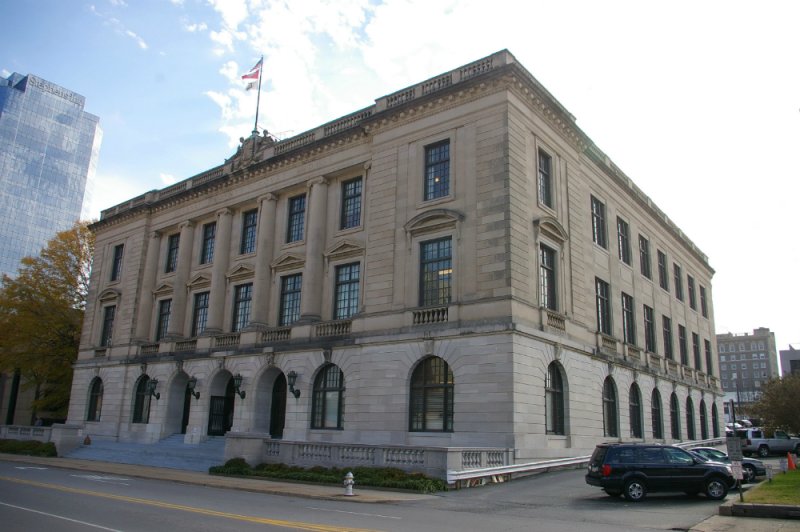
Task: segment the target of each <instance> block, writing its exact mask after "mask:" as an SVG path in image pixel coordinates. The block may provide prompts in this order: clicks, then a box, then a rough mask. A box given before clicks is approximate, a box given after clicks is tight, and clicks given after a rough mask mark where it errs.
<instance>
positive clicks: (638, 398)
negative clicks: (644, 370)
mask: <svg viewBox="0 0 800 532" xmlns="http://www.w3.org/2000/svg"><path fill="white" fill-rule="evenodd" d="M628 411H629V413H630V418H631V419H630V424H631V438H643V437H644V432H643V431H642V394H641V393H640V392H639V385H638V384H636V383H635V382H634V383H633V384H631V389H630V392H629V393H628Z"/></svg>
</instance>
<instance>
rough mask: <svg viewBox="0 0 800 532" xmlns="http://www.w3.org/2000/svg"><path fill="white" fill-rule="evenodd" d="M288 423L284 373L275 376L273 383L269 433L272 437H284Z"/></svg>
mask: <svg viewBox="0 0 800 532" xmlns="http://www.w3.org/2000/svg"><path fill="white" fill-rule="evenodd" d="M285 423H286V377H284V376H283V373H281V374H280V375H278V376H277V377H275V382H274V383H273V384H272V408H270V412H269V435H270V437H272V438H275V439H280V438H282V437H283V426H284V424H285Z"/></svg>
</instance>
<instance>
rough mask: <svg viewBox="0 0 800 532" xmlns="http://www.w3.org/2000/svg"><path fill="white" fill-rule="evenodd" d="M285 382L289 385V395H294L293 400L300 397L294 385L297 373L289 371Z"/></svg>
mask: <svg viewBox="0 0 800 532" xmlns="http://www.w3.org/2000/svg"><path fill="white" fill-rule="evenodd" d="M286 379H287V382H288V384H289V393H291V394H292V395H294V398H295V399H297V398H298V397H300V390H296V389H295V387H294V384H295V383H296V382H297V373H295V371H294V370H292V371H290V372H289V373H288V374H287V375H286Z"/></svg>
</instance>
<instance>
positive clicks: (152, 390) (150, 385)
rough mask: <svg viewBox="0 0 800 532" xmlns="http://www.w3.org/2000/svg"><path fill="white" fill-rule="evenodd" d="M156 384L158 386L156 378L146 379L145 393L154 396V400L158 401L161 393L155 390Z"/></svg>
mask: <svg viewBox="0 0 800 532" xmlns="http://www.w3.org/2000/svg"><path fill="white" fill-rule="evenodd" d="M156 386H158V379H150V380H149V381H147V395H150V396H153V397H155V398H156V401H158V400H159V399H161V394H160V393H157V392H156Z"/></svg>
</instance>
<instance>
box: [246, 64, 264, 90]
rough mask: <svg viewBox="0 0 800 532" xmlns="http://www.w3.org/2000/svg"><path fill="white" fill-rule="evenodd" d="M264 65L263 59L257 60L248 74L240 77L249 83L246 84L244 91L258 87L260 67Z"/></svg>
mask: <svg viewBox="0 0 800 532" xmlns="http://www.w3.org/2000/svg"><path fill="white" fill-rule="evenodd" d="M263 63H264V58H263V57H262V58H261V59H259V60H258V63H256V64H255V66H254V67H253V68H251V69H250V72H248V73H247V74H245V75H244V76H242V79H246V80H248V81H249V83H248V84H247V88H246V89H245V90H248V91H249V90H250V89H254V88H256V86H257V85H258V80H259V78H260V77H261V65H262V64H263Z"/></svg>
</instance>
